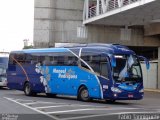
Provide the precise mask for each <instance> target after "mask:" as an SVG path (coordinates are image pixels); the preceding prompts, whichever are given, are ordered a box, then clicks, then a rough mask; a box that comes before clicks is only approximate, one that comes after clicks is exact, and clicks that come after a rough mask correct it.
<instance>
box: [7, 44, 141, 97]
mask: <svg viewBox="0 0 160 120" xmlns="http://www.w3.org/2000/svg"><path fill="white" fill-rule="evenodd" d="M113 58H114V60H113ZM112 62H113V63H114V64H112ZM8 66H9V68H8V71H7V77H8V87H9V88H11V89H17V90H24V86H25V84H26V83H29V84H30V85H31V90H32V92H34V93H42V92H45V93H52V94H63V95H74V96H78V94H79V89H80V87H81V86H85V87H86V88H87V90H88V92H89V97H90V98H96V99H109V100H139V99H142V98H143V94H144V93H143V78H142V70H141V67H140V63H139V58H138V56H137V55H136V54H135V53H134V52H133V51H132V50H129V49H128V48H127V47H125V46H121V45H112V44H89V45H87V46H84V47H81V46H76V47H71V48H46V49H32V50H22V51H13V52H11V54H10V61H9V64H8Z"/></svg>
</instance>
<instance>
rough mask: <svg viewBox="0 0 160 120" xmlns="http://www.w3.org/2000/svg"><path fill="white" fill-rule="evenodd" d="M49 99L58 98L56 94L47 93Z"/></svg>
mask: <svg viewBox="0 0 160 120" xmlns="http://www.w3.org/2000/svg"><path fill="white" fill-rule="evenodd" d="M46 95H47V97H49V98H52V97H56V94H52V93H46Z"/></svg>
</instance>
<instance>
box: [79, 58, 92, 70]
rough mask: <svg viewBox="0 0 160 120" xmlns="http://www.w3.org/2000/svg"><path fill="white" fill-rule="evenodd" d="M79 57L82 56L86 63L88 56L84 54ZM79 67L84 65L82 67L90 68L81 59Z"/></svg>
mask: <svg viewBox="0 0 160 120" xmlns="http://www.w3.org/2000/svg"><path fill="white" fill-rule="evenodd" d="M81 58H82V60H84V61H85V62H87V64H88V62H89V56H87V55H86V56H82V57H81ZM81 67H84V68H86V69H88V70H90V69H89V67H88V66H87V65H86V64H85V63H84V62H83V61H81Z"/></svg>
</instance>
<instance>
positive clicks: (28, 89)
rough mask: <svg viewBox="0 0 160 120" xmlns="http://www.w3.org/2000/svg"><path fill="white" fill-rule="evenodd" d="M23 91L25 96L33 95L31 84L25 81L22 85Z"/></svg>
mask: <svg viewBox="0 0 160 120" xmlns="http://www.w3.org/2000/svg"><path fill="white" fill-rule="evenodd" d="M24 93H25V95H26V96H31V95H33V93H32V90H31V85H30V84H29V83H26V84H25V85H24Z"/></svg>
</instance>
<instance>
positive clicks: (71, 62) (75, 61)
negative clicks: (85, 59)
mask: <svg viewBox="0 0 160 120" xmlns="http://www.w3.org/2000/svg"><path fill="white" fill-rule="evenodd" d="M67 65H68V66H77V65H78V58H77V57H76V56H68V60H67Z"/></svg>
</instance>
